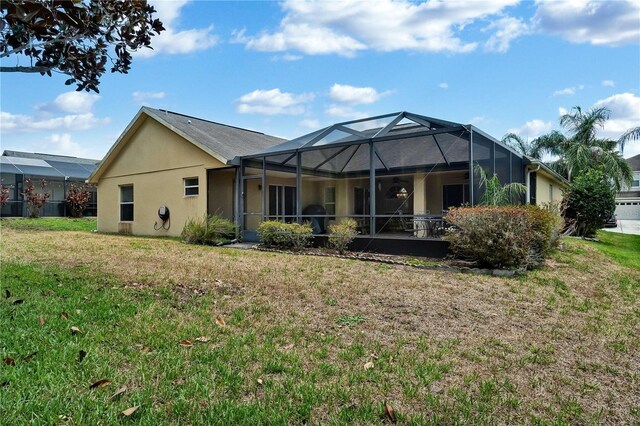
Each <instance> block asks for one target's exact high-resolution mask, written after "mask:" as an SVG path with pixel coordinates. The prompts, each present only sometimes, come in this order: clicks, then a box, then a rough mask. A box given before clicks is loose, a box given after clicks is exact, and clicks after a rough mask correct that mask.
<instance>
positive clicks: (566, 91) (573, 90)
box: [553, 84, 584, 96]
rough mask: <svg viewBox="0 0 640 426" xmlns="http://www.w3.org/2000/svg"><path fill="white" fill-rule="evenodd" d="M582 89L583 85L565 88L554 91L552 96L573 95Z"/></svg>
mask: <svg viewBox="0 0 640 426" xmlns="http://www.w3.org/2000/svg"><path fill="white" fill-rule="evenodd" d="M582 89H584V85H582V84H581V85H579V86H571V87H565V88H564V89H560V90H556V91H555V92H553V96H567V95H575V94H576V92H577V91H578V90H582Z"/></svg>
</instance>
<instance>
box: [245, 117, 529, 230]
mask: <svg viewBox="0 0 640 426" xmlns="http://www.w3.org/2000/svg"><path fill="white" fill-rule="evenodd" d="M238 165H239V166H240V167H239V170H240V173H239V174H238V177H237V179H238V182H237V184H238V185H240V188H241V191H238V192H237V193H238V199H237V207H238V208H237V211H238V212H239V214H238V215H237V216H236V219H237V220H238V222H239V224H240V225H241V227H242V230H243V237H244V238H245V239H249V240H251V239H255V237H256V235H255V231H256V229H257V227H258V226H259V224H260V223H261V222H262V221H264V220H279V221H284V222H300V223H302V222H309V223H310V224H311V225H312V227H313V230H314V233H316V234H319V235H323V234H326V233H327V229H328V225H329V224H331V223H335V222H340V221H342V220H344V219H346V218H352V219H354V220H355V221H356V222H357V224H358V231H359V234H360V236H361V237H368V238H369V239H370V238H371V237H374V238H378V239H380V238H381V239H385V238H386V239H401V240H416V239H420V240H424V239H439V238H440V237H441V236H442V231H443V227H444V225H445V222H444V220H443V217H444V215H446V212H447V210H448V209H449V208H451V207H454V206H460V205H462V204H465V203H469V204H472V205H473V204H477V203H478V202H479V201H480V199H481V196H482V190H483V189H482V188H481V187H480V186H479V179H478V176H477V175H475V176H474V173H473V168H474V165H479V166H480V167H482V168H483V169H484V170H485V171H486V173H487V175H488V176H493V174H494V173H495V174H497V175H498V177H499V179H500V182H502V183H510V182H523V177H524V175H523V173H524V170H523V158H522V156H521V155H519V154H517V153H516V152H514V151H512V150H510V149H509V148H507V147H505V146H503V145H502V144H501V143H500V142H498V141H497V140H496V139H494V138H492V137H491V136H489V135H487V134H486V133H484V132H482V131H480V130H479V129H477V128H475V127H474V126H471V125H462V124H460V123H453V122H449V121H444V120H439V119H435V118H431V117H425V116H421V115H417V114H412V113H408V112H400V113H394V114H386V115H381V116H377V117H372V118H366V119H361V120H353V121H347V122H343V123H338V124H334V125H332V126H329V127H326V128H323V129H321V130H318V131H315V132H313V133H310V134H307V135H305V136H302V137H299V138H296V139H293V140H290V141H288V142H285V143H283V144H280V145H277V146H274V147H272V148H270V149H268V150H266V151H264V152H262V153H259V154H256V155H251V156H245V157H242V158H240V159H238Z"/></svg>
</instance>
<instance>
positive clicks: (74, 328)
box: [69, 325, 81, 334]
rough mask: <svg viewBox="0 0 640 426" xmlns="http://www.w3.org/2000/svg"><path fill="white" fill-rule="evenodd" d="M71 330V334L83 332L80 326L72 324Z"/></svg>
mask: <svg viewBox="0 0 640 426" xmlns="http://www.w3.org/2000/svg"><path fill="white" fill-rule="evenodd" d="M69 330H71V334H79V333H81V331H80V329H79V328H78V327H76V326H75V325H73V326H71V327H70V328H69Z"/></svg>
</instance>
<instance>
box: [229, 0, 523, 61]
mask: <svg viewBox="0 0 640 426" xmlns="http://www.w3.org/2000/svg"><path fill="white" fill-rule="evenodd" d="M518 1H519V0H487V1H481V2H445V1H441V0H431V1H427V2H423V3H415V2H412V1H409V0H396V1H393V0H380V1H376V2H364V1H357V0H350V1H341V2H301V1H297V0H286V1H285V2H284V3H283V4H282V7H283V9H284V11H285V13H286V15H285V17H284V19H282V21H281V22H280V27H279V28H278V29H277V30H275V31H273V32H263V33H261V34H259V35H255V36H246V35H245V32H244V30H242V31H239V32H236V33H235V34H234V35H235V41H236V42H241V43H244V44H245V45H246V46H247V48H249V49H253V50H258V51H265V52H282V51H288V50H296V51H299V52H302V53H305V54H309V55H319V54H337V55H341V56H347V57H350V56H354V55H355V54H356V53H358V52H359V51H363V50H367V49H373V50H377V51H382V52H390V51H397V50H412V51H421V52H470V51H472V50H474V49H476V47H477V46H478V43H477V42H470V41H464V40H462V39H461V37H460V33H461V32H462V31H463V30H464V27H465V26H466V25H468V24H470V23H472V22H474V21H477V20H479V19H485V18H487V17H489V16H492V15H496V14H499V13H501V12H502V11H503V9H504V8H506V7H507V6H510V5H513V4H516V3H517V2H518ZM514 24H515V23H514V22H508V21H504V22H503V24H502V26H499V28H498V30H499V32H500V31H502V32H501V33H500V34H499V35H496V39H495V40H496V41H495V42H492V45H495V46H496V48H499V47H500V46H502V45H504V44H505V43H506V44H507V45H508V42H509V41H510V40H511V38H510V37H513V36H515V34H516V33H518V31H519V30H516V27H518V28H520V27H519V26H518V25H514ZM498 40H501V41H500V42H498Z"/></svg>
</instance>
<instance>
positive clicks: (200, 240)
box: [181, 215, 236, 245]
mask: <svg viewBox="0 0 640 426" xmlns="http://www.w3.org/2000/svg"><path fill="white" fill-rule="evenodd" d="M235 233H236V226H235V225H234V224H233V222H231V221H230V220H229V219H226V218H224V217H221V216H218V215H210V216H207V215H205V216H204V217H202V218H201V219H188V220H187V222H186V223H185V225H184V228H182V234H181V236H182V240H183V241H184V242H186V243H190V244H203V245H216V244H223V243H225V242H228V241H229V240H231V239H233V238H234V237H235Z"/></svg>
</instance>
